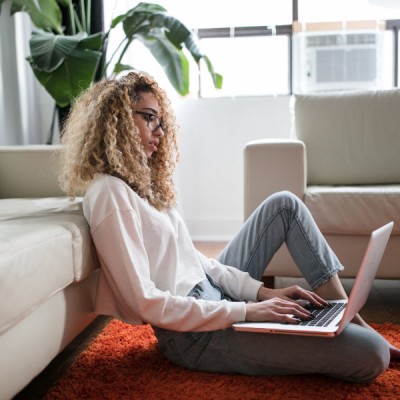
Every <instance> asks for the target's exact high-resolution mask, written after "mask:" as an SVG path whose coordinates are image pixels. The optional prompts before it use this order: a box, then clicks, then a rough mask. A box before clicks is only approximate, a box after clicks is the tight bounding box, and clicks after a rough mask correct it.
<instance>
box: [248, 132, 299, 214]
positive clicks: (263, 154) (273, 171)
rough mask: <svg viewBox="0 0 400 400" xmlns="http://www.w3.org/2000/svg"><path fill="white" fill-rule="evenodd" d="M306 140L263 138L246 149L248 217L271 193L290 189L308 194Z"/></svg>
mask: <svg viewBox="0 0 400 400" xmlns="http://www.w3.org/2000/svg"><path fill="white" fill-rule="evenodd" d="M306 181H307V171H306V150H305V146H304V143H303V142H302V141H300V140H294V139H293V140H292V139H261V140H256V141H252V142H249V143H247V144H246V145H245V148H244V218H245V219H246V218H248V217H249V216H250V214H251V213H252V212H253V211H254V210H255V209H256V208H257V207H258V205H259V204H260V203H261V202H262V201H263V200H264V199H265V198H266V197H268V196H269V195H271V194H273V193H275V192H278V191H281V190H289V191H291V192H292V193H294V194H296V195H297V196H299V197H300V198H301V199H303V197H304V192H305V188H306Z"/></svg>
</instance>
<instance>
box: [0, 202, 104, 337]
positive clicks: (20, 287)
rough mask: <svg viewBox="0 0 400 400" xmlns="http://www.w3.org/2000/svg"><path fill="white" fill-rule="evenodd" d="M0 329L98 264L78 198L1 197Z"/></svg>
mask: <svg viewBox="0 0 400 400" xmlns="http://www.w3.org/2000/svg"><path fill="white" fill-rule="evenodd" d="M0 223H1V228H2V229H1V230H0V333H1V332H2V331H4V330H6V329H8V328H9V327H10V326H12V325H13V324H15V323H16V322H18V321H19V320H21V319H22V318H24V316H25V315H27V314H28V313H30V312H31V311H32V310H33V309H35V308H36V307H38V306H39V305H40V304H42V303H43V302H44V301H46V299H47V298H49V297H50V296H52V295H53V294H54V293H56V292H58V291H60V290H62V289H64V288H65V287H66V286H68V285H70V284H71V283H72V282H74V281H79V280H82V279H84V278H85V277H87V276H88V275H89V274H90V273H91V272H93V271H94V270H95V269H96V268H98V261H97V256H96V253H95V249H94V246H93V243H92V241H91V237H90V234H89V227H88V225H87V223H86V220H85V218H84V217H83V214H82V208H81V200H80V199H78V200H76V201H74V202H70V201H69V200H68V199H66V198H48V199H3V200H0Z"/></svg>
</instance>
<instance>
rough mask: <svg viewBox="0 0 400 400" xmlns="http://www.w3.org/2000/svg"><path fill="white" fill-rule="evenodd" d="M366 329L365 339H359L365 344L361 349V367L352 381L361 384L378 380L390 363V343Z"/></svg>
mask: <svg viewBox="0 0 400 400" xmlns="http://www.w3.org/2000/svg"><path fill="white" fill-rule="evenodd" d="M364 329H365V330H366V331H367V332H364V335H363V337H359V339H360V342H363V344H362V346H361V348H359V355H360V358H359V362H360V366H359V367H358V370H357V372H356V374H355V375H354V376H353V377H352V378H353V379H352V380H354V381H356V382H360V383H362V382H370V381H372V380H374V379H375V378H377V377H378V376H379V375H381V374H382V373H383V372H385V371H386V369H387V368H388V366H389V362H390V350H389V345H388V342H387V341H386V340H385V339H384V338H383V337H382V336H381V335H379V334H378V333H377V332H375V331H373V330H372V329H371V330H369V329H367V328H364ZM360 342H359V344H360Z"/></svg>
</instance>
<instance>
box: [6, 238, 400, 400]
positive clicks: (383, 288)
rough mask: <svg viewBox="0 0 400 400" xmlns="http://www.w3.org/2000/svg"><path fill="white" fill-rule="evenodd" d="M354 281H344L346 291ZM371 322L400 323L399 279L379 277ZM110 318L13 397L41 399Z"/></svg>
mask: <svg viewBox="0 0 400 400" xmlns="http://www.w3.org/2000/svg"><path fill="white" fill-rule="evenodd" d="M195 245H196V247H197V248H198V249H199V250H200V251H202V252H203V253H204V254H206V255H207V256H209V257H215V256H217V255H218V254H219V252H220V251H221V250H222V249H223V247H224V245H225V243H223V242H196V243H195ZM352 283H353V280H351V279H345V280H343V286H344V288H345V290H346V292H347V293H349V292H350V290H351V287H352ZM294 284H298V285H304V286H305V287H306V284H305V282H304V281H303V280H301V279H295V278H276V279H275V287H286V286H290V285H294ZM361 315H362V317H363V318H364V319H365V320H366V321H367V322H369V323H384V322H391V323H394V324H400V280H395V281H390V280H377V281H376V282H375V283H374V286H373V288H372V290H371V293H370V296H369V298H368V300H367V303H366V305H365V306H364V308H363V309H362V311H361ZM108 321H109V318H106V317H98V318H97V319H96V320H95V321H94V323H93V324H92V325H91V326H90V327H88V328H87V329H86V330H85V331H84V332H83V333H82V334H81V335H80V336H79V337H78V338H76V339H75V340H74V341H73V342H72V343H71V344H70V345H69V346H68V347H67V348H66V349H65V350H64V351H63V352H62V353H61V354H60V355H59V356H57V357H56V359H55V360H54V361H53V362H52V363H51V364H50V365H49V366H48V367H47V368H46V369H45V370H44V371H43V372H42V373H41V374H40V375H39V376H38V377H37V378H36V379H35V380H33V381H32V383H31V384H30V385H28V386H27V387H26V388H25V389H24V390H23V391H21V392H20V393H19V394H18V395H17V396H15V397H14V399H13V400H36V399H37V400H39V399H41V398H42V397H43V395H44V394H45V393H46V391H47V390H48V389H49V388H50V387H51V386H52V385H53V384H54V383H55V382H56V380H57V379H58V377H60V376H61V375H62V373H63V372H64V371H65V370H66V369H67V368H68V367H69V366H70V365H71V364H72V362H73V361H74V360H75V358H76V357H77V356H78V355H79V354H80V352H81V351H82V350H83V349H84V348H85V347H86V346H87V345H88V344H89V343H90V342H91V341H92V340H93V339H94V338H95V337H96V336H97V335H98V334H99V333H100V332H101V330H102V329H103V328H104V326H105V325H106V324H107V323H108Z"/></svg>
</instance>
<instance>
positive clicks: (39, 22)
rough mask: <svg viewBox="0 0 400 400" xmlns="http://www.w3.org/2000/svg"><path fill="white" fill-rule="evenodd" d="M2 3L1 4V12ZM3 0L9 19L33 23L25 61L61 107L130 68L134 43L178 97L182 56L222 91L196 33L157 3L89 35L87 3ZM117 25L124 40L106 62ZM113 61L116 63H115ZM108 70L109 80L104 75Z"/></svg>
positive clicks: (184, 77)
mask: <svg viewBox="0 0 400 400" xmlns="http://www.w3.org/2000/svg"><path fill="white" fill-rule="evenodd" d="M5 1H6V0H0V10H1V8H2V5H3V4H4V3H5ZM7 1H9V2H11V9H10V13H11V14H14V13H16V12H26V13H28V14H29V16H30V18H31V20H32V23H33V24H34V25H35V26H36V27H37V28H39V30H37V31H34V32H32V37H31V39H30V42H29V45H30V50H31V54H30V56H29V57H28V58H27V60H28V61H29V63H30V65H31V67H32V70H33V72H34V74H35V76H36V78H37V79H38V80H39V82H40V83H41V84H42V85H43V86H44V87H45V89H46V90H47V91H48V92H49V94H50V95H51V96H52V97H53V98H54V99H55V101H56V103H57V105H58V106H59V107H65V106H68V105H70V104H71V103H72V101H73V100H74V99H75V98H76V97H77V96H79V94H80V93H81V92H82V91H83V90H85V89H86V88H87V87H89V86H90V85H91V84H92V83H93V82H94V81H95V79H104V78H110V77H111V76H112V77H113V76H114V75H116V74H118V73H120V72H122V71H126V70H129V69H132V67H131V66H130V65H126V64H124V63H123V57H124V54H125V52H126V51H127V49H128V48H129V47H130V45H131V44H132V42H133V41H134V40H139V41H141V42H142V43H143V44H144V45H145V46H146V47H147V48H148V49H149V51H150V52H151V54H152V55H153V56H154V57H155V59H156V61H157V62H158V63H159V64H160V65H161V66H162V67H163V69H164V71H165V73H166V75H167V77H168V78H169V80H170V82H171V84H172V85H173V87H174V88H175V89H176V90H177V91H178V92H179V93H180V94H182V95H186V94H187V93H188V92H189V60H188V59H187V56H186V54H190V56H191V57H193V59H194V60H195V62H196V63H199V62H201V61H202V60H203V61H204V62H205V63H206V65H207V67H208V70H209V72H210V74H211V76H212V78H213V81H214V86H215V87H216V88H220V87H221V86H222V77H221V75H219V74H217V73H215V71H214V69H213V66H212V64H211V61H210V60H209V58H208V57H207V56H206V55H205V54H203V53H202V52H201V50H200V47H199V46H198V44H197V42H196V39H197V38H196V36H195V34H194V33H193V32H192V31H191V30H189V29H188V28H187V27H186V26H185V25H184V24H183V23H182V22H180V21H179V20H178V19H176V18H175V17H173V16H171V15H169V14H168V13H167V11H166V10H165V8H163V7H161V6H159V5H157V4H152V3H139V4H138V5H137V6H136V7H134V8H132V9H130V10H128V11H127V12H126V13H125V14H122V15H120V16H118V17H117V18H115V19H114V20H113V21H112V23H111V25H110V27H109V29H108V31H107V32H106V33H97V34H90V32H91V31H90V26H91V22H90V15H91V12H90V10H91V7H93V5H92V3H91V0H79V1H78V0H7ZM61 9H62V10H63V11H61ZM65 14H68V18H66V21H65V20H63V16H64V15H65ZM66 22H67V23H68V26H66ZM120 24H122V28H123V31H124V34H125V35H124V37H123V38H122V40H121V42H120V44H119V45H118V46H117V47H116V49H113V51H114V53H113V54H112V55H111V57H109V56H108V54H107V42H108V36H109V35H110V33H111V32H112V30H113V29H114V28H115V27H116V26H117V25H120ZM66 32H69V33H70V32H72V34H66ZM114 58H118V59H117V61H115V60H114ZM112 63H113V65H114V67H113V68H111V64H112ZM109 67H110V68H109ZM110 70H111V72H112V73H111V76H110V75H108V74H109V71H110Z"/></svg>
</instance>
